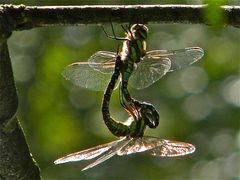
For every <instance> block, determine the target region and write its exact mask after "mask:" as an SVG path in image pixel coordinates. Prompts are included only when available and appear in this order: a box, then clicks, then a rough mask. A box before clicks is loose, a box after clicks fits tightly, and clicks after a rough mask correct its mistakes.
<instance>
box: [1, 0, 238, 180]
mask: <svg viewBox="0 0 240 180" xmlns="http://www.w3.org/2000/svg"><path fill="white" fill-rule="evenodd" d="M2 3H15V4H19V3H24V4H26V5H57V4H58V5H60V4H61V5H63V4H68V5H69V4H140V3H142V4H153V3H159V2H158V1H124V0H122V1H118V2H117V3H116V2H114V1H112V2H111V1H97V0H96V1H71V2H70V1H67V2H66V1H29V0H28V1H27V0H26V1H21V2H19V1H3V2H2ZM164 3H183V4H201V3H202V2H201V1H174V2H172V1H164ZM231 3H232V4H235V5H237V1H231ZM210 12H211V11H208V12H206V19H207V20H209V21H212V22H216V23H215V24H214V26H211V27H210V26H206V25H182V24H174V25H173V24H160V25H158V24H148V27H149V29H150V35H149V39H148V41H147V49H180V48H185V47H189V46H200V47H202V48H203V49H204V50H205V56H204V58H203V59H202V60H201V61H200V62H198V63H195V64H194V65H192V66H189V67H188V68H185V69H182V70H179V71H176V72H173V73H168V74H167V75H166V76H165V77H163V78H162V79H161V80H160V81H158V82H157V83H155V84H154V85H152V86H151V87H149V88H147V89H145V90H141V91H137V90H134V89H131V93H132V96H133V97H135V98H137V99H139V100H144V101H147V102H150V103H152V104H153V105H154V106H155V107H156V108H157V109H158V110H159V112H160V116H161V119H160V125H159V127H158V128H157V129H154V130H148V131H147V132H146V134H147V135H151V136H155V137H160V138H165V139H171V140H178V141H184V142H190V143H192V144H194V145H195V146H196V147H197V150H196V152H195V153H194V154H192V155H189V156H183V157H177V158H155V157H151V156H149V155H147V154H144V153H143V154H140V153H139V154H135V155H130V156H124V157H114V158H112V159H110V160H108V161H106V162H105V163H103V164H101V165H99V166H97V167H95V168H93V169H90V170H89V171H86V172H80V169H81V168H82V167H84V166H85V165H87V163H90V162H77V163H70V164H63V165H57V166H56V165H53V160H55V159H56V158H59V157H60V156H63V155H65V154H68V153H71V152H75V151H79V150H83V149H86V148H89V147H92V146H95V145H98V144H102V143H106V142H110V141H113V140H115V139H116V138H115V137H113V136H112V135H111V133H110V132H109V131H108V130H107V128H106V127H105V125H104V123H103V121H102V116H101V109H100V106H101V99H102V94H103V92H94V91H90V90H87V89H81V88H78V87H76V86H74V85H72V84H70V83H69V82H67V81H65V80H64V79H63V77H62V76H61V71H62V70H63V68H64V67H65V66H66V65H68V64H70V63H72V62H76V61H80V60H81V61H84V60H87V59H88V58H89V57H90V56H91V55H92V54H93V53H95V52H96V51H99V50H109V51H116V49H117V47H118V45H119V42H116V41H112V40H109V39H108V38H106V36H105V35H104V33H103V31H102V30H101V28H100V27H99V26H97V25H87V26H79V27H73V26H72V27H70V26H69V27H47V28H38V29H33V30H30V31H21V32H14V33H13V35H12V37H11V38H10V40H9V49H10V55H11V58H12V65H13V68H14V76H15V80H16V85H17V89H18V95H19V110H18V117H19V118H20V121H21V124H22V126H23V129H24V131H25V135H26V138H27V141H28V144H29V146H30V150H31V152H32V155H33V156H34V158H35V160H36V161H37V163H38V164H39V166H40V168H41V173H42V177H43V178H44V179H80V178H84V179H106V178H109V179H110V178H114V179H116V178H117V179H160V178H161V179H179V178H182V179H186V178H188V179H192V178H201V179H204V178H205V179H206V178H208V179H219V178H237V177H239V176H240V174H239V166H238V165H239V162H240V157H239V149H240V130H239V119H240V111H239V108H240V94H239V89H240V76H239V70H240V63H239V62H240V61H239V60H240V46H239V42H240V30H239V29H236V28H232V27H223V26H222V23H223V20H224V18H218V17H219V15H218V14H216V13H215V14H214V13H210ZM73 18H74V17H73ZM105 27H106V30H107V31H108V32H111V30H110V26H109V24H108V25H105ZM114 28H115V29H116V33H117V34H119V36H124V33H123V31H122V29H121V28H120V25H118V24H114ZM111 112H112V114H113V116H114V117H115V118H116V119H118V120H125V118H126V117H127V115H126V114H125V113H124V111H122V108H121V107H120V106H119V102H118V92H117V91H116V92H115V93H114V95H113V97H112V102H111ZM91 162H92V161H91Z"/></svg>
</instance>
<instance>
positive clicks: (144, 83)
mask: <svg viewBox="0 0 240 180" xmlns="http://www.w3.org/2000/svg"><path fill="white" fill-rule="evenodd" d="M170 67H171V61H170V60H169V58H167V57H163V58H161V59H159V60H158V61H156V60H155V59H151V58H144V59H143V60H142V61H141V62H140V63H139V65H138V66H137V68H136V69H135V70H134V71H133V74H132V75H131V77H130V79H129V84H130V85H131V86H132V87H133V88H135V89H144V88H146V87H148V86H150V85H151V84H153V83H154V82H156V81H157V80H159V79H160V78H161V77H162V76H164V75H165V74H166V73H167V72H168V71H169V69H170Z"/></svg>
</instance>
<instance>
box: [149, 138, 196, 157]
mask: <svg viewBox="0 0 240 180" xmlns="http://www.w3.org/2000/svg"><path fill="white" fill-rule="evenodd" d="M157 143H159V145H158V146H156V147H155V148H153V149H151V150H150V154H151V155H153V156H165V157H174V156H183V155H186V154H191V153H193V152H194V151H195V146H193V145H192V144H189V143H185V142H177V141H170V140H163V139H158V138H156V144H157Z"/></svg>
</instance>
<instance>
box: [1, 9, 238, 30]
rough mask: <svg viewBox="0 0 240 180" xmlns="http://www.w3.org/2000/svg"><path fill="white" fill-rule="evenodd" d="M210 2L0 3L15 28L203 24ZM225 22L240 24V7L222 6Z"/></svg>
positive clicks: (13, 28) (3, 15)
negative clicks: (117, 3)
mask: <svg viewBox="0 0 240 180" xmlns="http://www.w3.org/2000/svg"><path fill="white" fill-rule="evenodd" d="M206 8H207V5H126V6H125V5H118V6H110V5H109V6H106V5H104V6H96V5H95V6H42V7H41V6H40V7H35V6H24V5H20V6H13V5H2V6H0V20H1V21H6V22H7V24H8V26H9V27H10V29H11V30H24V29H31V28H35V27H43V26H53V25H80V24H98V23H110V22H116V23H129V22H130V23H144V24H146V23H150V22H151V23H193V24H196V23H200V24H206V22H205V21H204V15H203V11H204V10H205V9H206ZM221 9H222V11H223V12H224V14H225V16H226V22H225V25H229V26H234V27H238V28H239V27H240V6H221Z"/></svg>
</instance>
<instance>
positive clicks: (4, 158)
mask: <svg viewBox="0 0 240 180" xmlns="http://www.w3.org/2000/svg"><path fill="white" fill-rule="evenodd" d="M17 106H18V98H17V93H16V88H15V84H14V79H13V73H12V67H11V61H10V57H9V53H8V47H7V41H6V40H4V39H1V41H0V179H40V175H39V170H38V167H37V166H36V165H35V163H34V161H33V159H32V157H31V155H30V152H29V149H28V146H27V143H26V141H25V137H24V135H23V132H22V129H21V127H20V125H19V122H18V120H17V118H16V116H15V114H16V111H17Z"/></svg>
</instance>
